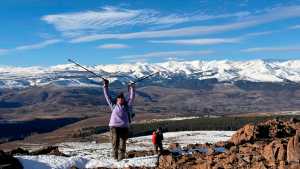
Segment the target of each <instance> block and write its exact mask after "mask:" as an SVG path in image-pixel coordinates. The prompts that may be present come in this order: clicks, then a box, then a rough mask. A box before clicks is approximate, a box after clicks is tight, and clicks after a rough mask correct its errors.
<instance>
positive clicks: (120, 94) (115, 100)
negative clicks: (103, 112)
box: [113, 92, 127, 105]
mask: <svg viewBox="0 0 300 169" xmlns="http://www.w3.org/2000/svg"><path fill="white" fill-rule="evenodd" d="M118 98H123V99H124V105H127V101H126V99H125V96H124V93H123V92H121V93H119V94H118V95H117V96H116V98H115V99H113V100H114V101H113V104H117V99H118Z"/></svg>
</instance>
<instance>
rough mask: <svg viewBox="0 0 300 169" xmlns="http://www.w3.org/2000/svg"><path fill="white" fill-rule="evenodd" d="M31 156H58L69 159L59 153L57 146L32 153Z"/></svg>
mask: <svg viewBox="0 0 300 169" xmlns="http://www.w3.org/2000/svg"><path fill="white" fill-rule="evenodd" d="M30 155H56V156H65V157H67V155H66V154H64V153H62V152H60V151H59V149H58V147H57V146H49V147H44V148H41V149H39V150H36V151H33V152H31V153H30Z"/></svg>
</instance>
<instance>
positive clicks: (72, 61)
mask: <svg viewBox="0 0 300 169" xmlns="http://www.w3.org/2000/svg"><path fill="white" fill-rule="evenodd" d="M68 61H69V62H71V63H74V64H75V65H76V66H78V67H81V68H82V69H84V70H86V71H87V72H89V73H91V74H93V75H95V76H97V77H99V78H101V79H102V80H106V79H105V78H104V77H102V76H100V75H98V74H97V73H95V72H93V71H91V70H89V69H87V68H85V67H83V66H81V65H80V64H79V63H77V62H75V61H74V60H72V59H68Z"/></svg>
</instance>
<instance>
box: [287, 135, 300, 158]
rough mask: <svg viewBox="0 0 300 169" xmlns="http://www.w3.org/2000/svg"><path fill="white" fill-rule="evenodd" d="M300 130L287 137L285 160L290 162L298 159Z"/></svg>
mask: <svg viewBox="0 0 300 169" xmlns="http://www.w3.org/2000/svg"><path fill="white" fill-rule="evenodd" d="M299 139H300V130H298V131H297V133H296V135H295V136H294V137H291V138H290V139H289V142H288V145H287V161H288V162H289V163H291V162H298V163H299V160H300V143H299Z"/></svg>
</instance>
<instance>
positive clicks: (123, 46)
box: [97, 43, 129, 49]
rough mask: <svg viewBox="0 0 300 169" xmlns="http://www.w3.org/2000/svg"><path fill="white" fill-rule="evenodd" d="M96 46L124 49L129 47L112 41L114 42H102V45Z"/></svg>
mask: <svg viewBox="0 0 300 169" xmlns="http://www.w3.org/2000/svg"><path fill="white" fill-rule="evenodd" d="M97 48H99V49H124V48H129V46H128V45H125V44H117V43H114V44H103V45H100V46H97Z"/></svg>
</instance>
